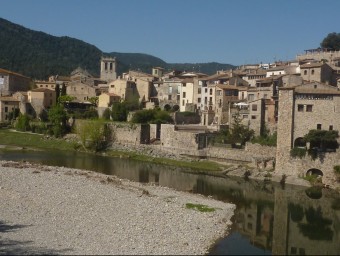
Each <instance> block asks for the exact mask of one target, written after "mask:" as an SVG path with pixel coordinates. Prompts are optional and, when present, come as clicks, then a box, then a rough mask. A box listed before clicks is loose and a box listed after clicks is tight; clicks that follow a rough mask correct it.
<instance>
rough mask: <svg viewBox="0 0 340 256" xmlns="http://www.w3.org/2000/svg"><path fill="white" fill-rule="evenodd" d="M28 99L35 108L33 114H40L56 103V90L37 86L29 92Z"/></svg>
mask: <svg viewBox="0 0 340 256" xmlns="http://www.w3.org/2000/svg"><path fill="white" fill-rule="evenodd" d="M27 100H28V102H29V103H30V105H31V106H32V108H33V109H34V112H35V113H29V114H32V115H33V116H38V115H40V114H41V113H42V112H43V111H44V110H46V111H47V110H48V109H49V108H51V107H52V106H53V105H55V104H56V92H55V91H54V90H50V89H46V88H37V89H33V90H30V91H28V92H27Z"/></svg>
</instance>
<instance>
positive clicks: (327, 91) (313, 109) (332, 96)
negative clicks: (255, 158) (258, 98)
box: [275, 82, 340, 181]
mask: <svg viewBox="0 0 340 256" xmlns="http://www.w3.org/2000/svg"><path fill="white" fill-rule="evenodd" d="M279 99H280V101H279V111H278V125H277V151H276V168H275V169H276V171H277V172H278V173H282V174H283V173H284V174H289V175H295V176H298V175H302V176H304V175H306V173H310V172H314V171H316V170H318V172H319V173H322V174H323V175H324V179H325V180H328V181H330V180H332V179H334V172H333V167H334V165H339V164H340V155H339V153H338V152H335V153H325V154H324V155H323V157H322V158H320V159H317V160H313V159H310V157H308V156H306V157H305V158H304V159H294V158H292V157H291V156H290V151H291V149H292V148H293V147H294V146H304V145H301V138H302V137H303V136H304V135H305V134H307V133H308V132H309V130H312V129H319V130H338V131H339V129H340V119H339V114H340V91H339V90H338V89H337V88H336V87H333V86H330V85H326V84H322V83H319V82H311V83H306V84H302V85H299V86H293V87H282V88H280V89H279ZM305 147H308V145H305Z"/></svg>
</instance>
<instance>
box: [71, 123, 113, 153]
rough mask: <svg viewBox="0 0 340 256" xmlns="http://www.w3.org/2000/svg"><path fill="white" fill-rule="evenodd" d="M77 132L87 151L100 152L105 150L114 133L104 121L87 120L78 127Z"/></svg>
mask: <svg viewBox="0 0 340 256" xmlns="http://www.w3.org/2000/svg"><path fill="white" fill-rule="evenodd" d="M76 132H77V134H78V136H79V137H80V140H81V143H82V145H83V147H84V148H85V149H88V150H91V151H95V152H98V151H100V150H103V149H105V148H106V147H107V146H108V145H109V143H110V141H111V139H112V131H111V129H110V127H109V125H107V124H106V123H105V122H104V121H102V120H86V121H82V122H79V123H78V124H77V125H76Z"/></svg>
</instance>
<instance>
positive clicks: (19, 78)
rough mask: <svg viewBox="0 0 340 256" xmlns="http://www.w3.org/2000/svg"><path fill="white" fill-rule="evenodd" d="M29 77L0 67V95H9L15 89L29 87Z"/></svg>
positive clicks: (20, 89) (21, 89) (19, 89)
mask: <svg viewBox="0 0 340 256" xmlns="http://www.w3.org/2000/svg"><path fill="white" fill-rule="evenodd" d="M30 83H31V79H30V78H29V77H26V76H23V75H21V74H18V73H15V72H12V71H9V70H6V69H2V68H0V96H9V95H12V94H13V93H15V92H16V91H27V90H29V89H30Z"/></svg>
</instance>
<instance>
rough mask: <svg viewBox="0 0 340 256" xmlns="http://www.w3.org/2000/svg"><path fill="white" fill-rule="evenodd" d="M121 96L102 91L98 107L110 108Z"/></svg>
mask: <svg viewBox="0 0 340 256" xmlns="http://www.w3.org/2000/svg"><path fill="white" fill-rule="evenodd" d="M119 101H120V97H119V96H118V95H116V94H114V93H102V94H100V95H99V97H98V108H110V107H111V106H112V104H113V103H114V102H119Z"/></svg>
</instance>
